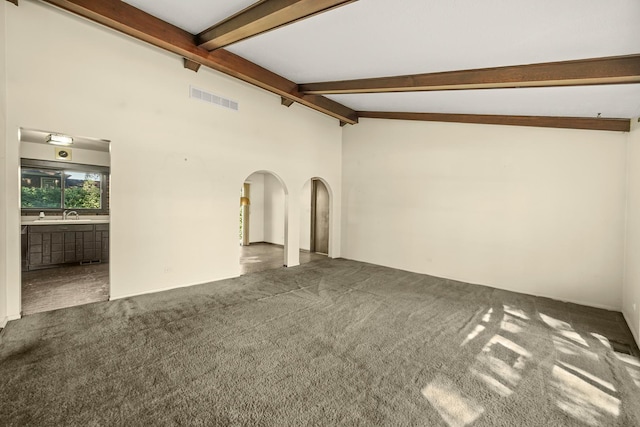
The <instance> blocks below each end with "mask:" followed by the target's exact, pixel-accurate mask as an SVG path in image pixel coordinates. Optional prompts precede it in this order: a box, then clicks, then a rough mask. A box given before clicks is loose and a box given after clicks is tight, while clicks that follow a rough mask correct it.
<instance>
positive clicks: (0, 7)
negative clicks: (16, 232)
mask: <svg viewBox="0 0 640 427" xmlns="http://www.w3.org/2000/svg"><path fill="white" fill-rule="evenodd" d="M1 3H2V4H0V192H2V193H3V194H6V192H7V180H6V167H5V165H6V147H7V144H6V141H7V137H8V132H7V73H6V53H5V47H6V41H7V38H6V32H5V28H6V12H5V9H6V8H7V7H9V6H13V5H10V4H9V3H8V2H6V1H3V2H1ZM6 208H7V203H6V198H5V197H4V196H0V328H4V326H5V324H6V323H7V269H6V263H5V262H4V261H5V260H6V247H7V246H6V242H7V239H6V218H7V215H6Z"/></svg>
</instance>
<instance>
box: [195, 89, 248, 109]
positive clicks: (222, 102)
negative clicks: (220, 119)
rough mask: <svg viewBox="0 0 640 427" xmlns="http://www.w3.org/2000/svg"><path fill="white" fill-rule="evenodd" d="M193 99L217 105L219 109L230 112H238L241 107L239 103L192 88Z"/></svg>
mask: <svg viewBox="0 0 640 427" xmlns="http://www.w3.org/2000/svg"><path fill="white" fill-rule="evenodd" d="M190 89H191V92H190V94H191V98H194V99H199V100H200V101H204V102H207V103H209V104H213V105H217V106H218V107H222V108H226V109H228V110H233V111H238V109H239V105H238V102H237V101H233V100H231V99H227V98H223V97H222V96H219V95H216V94H214V93H211V92H207V91H206V90H202V89H198V88H197V87H193V86H190Z"/></svg>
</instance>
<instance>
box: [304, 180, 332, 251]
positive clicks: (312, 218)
mask: <svg viewBox="0 0 640 427" xmlns="http://www.w3.org/2000/svg"><path fill="white" fill-rule="evenodd" d="M330 222H331V192H330V188H329V186H328V184H327V183H326V181H324V180H323V179H321V178H311V179H310V180H308V181H307V182H306V183H305V185H304V187H303V188H302V194H301V198H300V250H301V252H300V263H304V262H309V261H314V260H316V259H322V258H325V257H327V256H328V255H330V248H331V244H330V240H331V232H330V230H331V225H330Z"/></svg>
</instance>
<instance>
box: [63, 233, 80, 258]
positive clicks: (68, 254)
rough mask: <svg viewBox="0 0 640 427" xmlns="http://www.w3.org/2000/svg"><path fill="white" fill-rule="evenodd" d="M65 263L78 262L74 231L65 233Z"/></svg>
mask: <svg viewBox="0 0 640 427" xmlns="http://www.w3.org/2000/svg"><path fill="white" fill-rule="evenodd" d="M63 248H64V262H76V261H78V258H77V257H76V233H75V232H73V231H66V232H65V233H64V243H63Z"/></svg>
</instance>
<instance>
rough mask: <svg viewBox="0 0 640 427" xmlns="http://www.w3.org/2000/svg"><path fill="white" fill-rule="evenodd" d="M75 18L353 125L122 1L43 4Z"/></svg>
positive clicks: (320, 102)
mask: <svg viewBox="0 0 640 427" xmlns="http://www.w3.org/2000/svg"><path fill="white" fill-rule="evenodd" d="M43 1H44V2H46V3H50V4H52V5H55V6H58V7H60V8H62V9H64V10H67V11H69V12H72V13H75V14H76V15H79V16H82V17H84V18H87V19H90V20H92V21H94V22H97V23H99V24H102V25H104V26H106V27H109V28H112V29H114V30H117V31H120V32H121V33H124V34H127V35H129V36H132V37H134V38H137V39H139V40H142V41H144V42H147V43H149V44H152V45H154V46H157V47H160V48H162V49H165V50H167V51H169V52H172V53H175V54H177V55H180V56H182V57H183V58H185V59H187V60H190V61H192V62H195V63H198V64H202V65H204V66H206V67H209V68H212V69H214V70H216V71H220V72H222V73H224V74H227V75H229V76H232V77H235V78H237V79H240V80H243V81H245V82H247V83H251V84H253V85H255V86H258V87H260V88H262V89H265V90H267V91H269V92H272V93H275V94H277V95H280V96H284V97H286V98H287V99H291V100H294V101H295V102H298V103H300V104H302V105H305V106H307V107H309V108H312V109H314V110H317V111H320V112H322V113H324V114H327V115H329V116H332V117H335V118H336V119H338V120H340V121H344V122H347V123H350V124H354V123H357V121H358V117H357V115H356V113H355V111H353V110H351V109H350V108H347V107H345V106H344V105H342V104H339V103H337V102H335V101H332V100H330V99H328V98H324V97H322V96H317V95H305V94H302V93H300V92H298V90H297V85H296V83H294V82H292V81H290V80H287V79H285V78H284V77H282V76H280V75H278V74H276V73H273V72H271V71H269V70H267V69H265V68H262V67H260V66H259V65H256V64H254V63H253V62H251V61H247V60H246V59H244V58H242V57H240V56H238V55H235V54H233V53H231V52H229V51H226V50H224V49H218V50H216V51H214V52H209V51H208V50H206V49H203V48H201V47H198V46H197V45H196V43H195V36H194V35H193V34H191V33H189V32H187V31H184V30H182V29H180V28H178V27H176V26H174V25H171V24H169V23H167V22H165V21H162V20H160V19H158V18H156V17H154V16H152V15H149V14H148V13H145V12H143V11H141V10H140V9H137V8H135V7H133V6H131V5H129V4H127V3H125V2H123V1H119V0H118V1H110V0H43Z"/></svg>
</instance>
